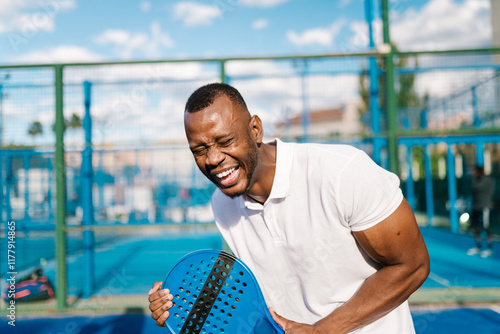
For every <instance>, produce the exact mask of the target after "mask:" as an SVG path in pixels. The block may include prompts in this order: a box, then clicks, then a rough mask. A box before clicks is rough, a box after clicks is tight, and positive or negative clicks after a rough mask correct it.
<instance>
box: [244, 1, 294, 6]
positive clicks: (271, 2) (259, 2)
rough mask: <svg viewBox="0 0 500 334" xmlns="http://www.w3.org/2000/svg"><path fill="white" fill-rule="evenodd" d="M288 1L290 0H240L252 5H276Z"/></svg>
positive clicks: (246, 4)
mask: <svg viewBox="0 0 500 334" xmlns="http://www.w3.org/2000/svg"><path fill="white" fill-rule="evenodd" d="M288 1H290V0H240V3H241V4H242V5H245V6H252V7H274V6H277V5H281V4H282V3H285V2H288Z"/></svg>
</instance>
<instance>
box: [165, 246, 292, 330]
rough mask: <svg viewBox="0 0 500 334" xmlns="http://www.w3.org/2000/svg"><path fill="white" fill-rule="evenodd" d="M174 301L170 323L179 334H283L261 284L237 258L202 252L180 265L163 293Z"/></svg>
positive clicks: (175, 268)
mask: <svg viewBox="0 0 500 334" xmlns="http://www.w3.org/2000/svg"><path fill="white" fill-rule="evenodd" d="M165 288H167V289H169V290H170V293H171V294H172V295H173V296H174V299H173V301H172V302H173V306H172V308H171V309H170V310H169V312H170V316H169V317H168V319H167V321H166V322H165V324H166V326H167V328H168V329H169V330H170V333H173V334H181V333H182V334H184V333H185V334H191V333H193V334H198V333H203V334H219V333H222V334H224V333H226V334H282V333H284V331H283V330H282V329H281V327H280V326H279V325H278V324H276V322H275V321H274V320H273V318H272V317H271V314H270V313H269V310H268V308H267V306H266V303H265V300H264V296H263V295H262V291H261V290H260V288H259V285H258V283H257V280H256V279H255V277H254V275H253V274H252V272H251V271H250V269H248V267H247V266H246V265H245V264H244V263H243V262H242V261H241V260H239V259H237V258H236V257H235V256H233V255H231V254H228V253H226V252H222V251H216V250H200V251H195V252H192V253H190V254H188V255H186V256H184V257H183V258H182V259H180V260H179V262H177V264H176V265H175V266H174V267H173V268H172V269H171V270H170V271H169V273H168V274H167V276H166V277H165V280H164V281H163V284H162V289H165Z"/></svg>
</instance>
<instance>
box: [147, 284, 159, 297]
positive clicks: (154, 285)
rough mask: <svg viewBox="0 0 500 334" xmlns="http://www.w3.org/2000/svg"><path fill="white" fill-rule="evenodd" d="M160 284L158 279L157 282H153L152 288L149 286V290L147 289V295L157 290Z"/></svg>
mask: <svg viewBox="0 0 500 334" xmlns="http://www.w3.org/2000/svg"><path fill="white" fill-rule="evenodd" d="M161 284H162V282H161V281H159V282H154V284H153V287H152V288H151V290H149V292H148V295H151V294H152V293H154V292H156V291H158V290H159V289H160V288H161Z"/></svg>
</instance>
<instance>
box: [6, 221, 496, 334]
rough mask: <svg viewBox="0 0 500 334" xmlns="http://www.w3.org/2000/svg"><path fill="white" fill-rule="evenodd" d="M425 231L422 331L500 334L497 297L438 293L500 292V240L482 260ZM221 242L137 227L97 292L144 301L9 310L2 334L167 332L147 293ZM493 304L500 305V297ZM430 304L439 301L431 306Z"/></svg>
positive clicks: (108, 245) (417, 315)
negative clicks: (186, 258)
mask: <svg viewBox="0 0 500 334" xmlns="http://www.w3.org/2000/svg"><path fill="white" fill-rule="evenodd" d="M422 233H423V236H424V239H425V241H426V244H427V247H428V249H429V253H430V258H431V274H430V276H429V278H428V279H427V280H426V282H425V283H424V285H423V286H422V287H421V288H420V289H419V291H417V293H416V294H418V293H421V292H424V293H426V294H427V295H426V296H427V297H426V298H428V302H427V304H426V302H425V301H424V302H422V300H419V301H418V303H415V304H412V315H413V319H414V323H415V328H416V331H417V333H426V334H427V333H439V334H444V333H454V334H457V333H458V334H460V333H497V334H499V333H500V311H499V310H500V304H494V303H491V302H492V301H491V300H477V301H476V303H477V302H482V304H481V306H480V307H479V306H474V305H476V304H469V305H468V304H462V305H460V304H459V303H457V302H455V303H452V304H450V303H448V304H446V303H444V305H443V302H444V299H442V298H441V297H439V296H440V295H441V296H445V295H450V294H451V295H453V294H456V293H455V290H454V289H464V290H466V292H474V291H480V290H483V289H490V290H493V291H496V292H495V294H496V296H499V294H498V291H499V290H500V269H499V268H500V247H499V246H500V245H499V243H498V242H497V243H495V244H494V255H493V256H492V257H489V258H481V257H480V256H467V255H466V252H467V250H468V249H469V248H471V247H473V246H474V239H473V237H472V236H470V235H462V234H452V233H450V232H449V231H447V230H444V229H438V228H427V227H424V228H422ZM222 247H223V244H222V240H221V238H220V235H218V233H213V232H209V233H207V232H206V231H205V232H203V233H199V231H198V232H197V233H185V232H182V233H167V234H158V233H149V234H147V235H145V234H144V233H139V232H138V230H137V232H134V233H129V234H127V235H126V236H124V237H120V238H116V239H113V240H111V239H110V240H108V241H107V242H103V243H102V244H100V245H99V246H98V247H96V251H95V277H96V278H97V279H96V281H95V286H94V296H97V298H105V299H106V301H108V300H109V303H110V305H111V304H112V303H113V302H112V298H114V297H113V296H121V297H120V298H129V296H130V298H132V299H133V298H135V299H136V300H139V302H138V304H137V305H135V304H133V303H132V304H131V306H130V307H129V306H128V305H122V308H121V310H120V311H117V310H116V308H115V309H114V310H113V309H112V308H103V309H101V310H98V311H92V310H89V309H87V310H84V311H82V310H76V309H73V311H74V313H73V314H57V313H55V311H54V309H53V304H52V310H50V307H49V308H48V309H47V310H45V309H44V310H45V312H42V313H40V309H39V308H38V309H37V312H36V314H35V313H32V312H30V311H28V310H26V312H23V309H19V311H18V313H17V314H16V316H17V319H16V326H15V327H12V326H10V325H8V324H7V321H8V318H7V317H6V315H5V314H2V317H1V318H2V319H1V321H0V333H41V334H59V333H74V334H78V333H99V334H105V333H125V334H127V333H166V332H167V330H166V329H164V328H159V327H157V326H156V325H155V322H154V320H152V319H151V318H150V315H149V314H148V312H147V302H146V300H147V292H148V290H149V289H150V287H151V285H152V283H153V282H155V281H158V280H162V279H163V277H164V275H165V274H166V273H167V272H168V269H169V268H170V267H171V266H172V265H173V264H174V263H175V262H176V261H177V260H178V259H179V258H180V257H182V256H183V255H185V254H187V253H189V252H191V251H194V250H196V249H221V248H222ZM82 263H83V259H82V256H80V255H78V254H77V253H75V255H70V256H69V258H68V263H67V266H68V268H67V269H68V290H69V293H70V295H73V296H77V297H76V298H77V300H78V294H79V289H80V288H79V286H81V281H82V279H83V278H82V277H83V276H84V266H83V264H82ZM44 270H45V272H46V274H47V275H48V276H49V278H51V279H55V263H54V261H48V263H47V264H46V265H45V266H44ZM490 290H488V291H490ZM443 291H445V293H444V294H443ZM447 292H451V293H447ZM110 294H112V295H113V296H110ZM487 294H490V292H487ZM428 296H431V297H430V298H429V297H428ZM434 296H438V297H439V298H438V297H434ZM108 297H109V299H108ZM412 297H413V296H412ZM486 297H488V296H486ZM440 298H441V299H440ZM80 302H81V301H80ZM410 302H411V299H410ZM494 302H496V303H498V302H500V298H498V300H496V301H494ZM78 303H79V302H78V301H77V302H76V305H77V306H78ZM429 303H432V305H433V306H432V307H431V306H428V305H429ZM436 303H438V304H440V305H436ZM117 304H120V302H117ZM457 305H458V306H457ZM75 310H76V311H75ZM42 311H43V310H42ZM70 312H71V309H70ZM76 312H80V313H76Z"/></svg>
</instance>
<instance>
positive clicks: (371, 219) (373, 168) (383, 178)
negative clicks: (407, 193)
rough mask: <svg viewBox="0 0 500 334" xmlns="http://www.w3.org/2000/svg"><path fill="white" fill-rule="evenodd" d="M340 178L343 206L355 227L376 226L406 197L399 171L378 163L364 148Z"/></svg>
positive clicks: (362, 228) (344, 218)
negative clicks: (389, 169)
mask: <svg viewBox="0 0 500 334" xmlns="http://www.w3.org/2000/svg"><path fill="white" fill-rule="evenodd" d="M338 182H339V186H338V189H339V195H340V196H339V197H340V203H341V205H340V210H341V213H342V216H343V220H344V222H345V223H346V224H347V225H348V226H349V227H350V228H351V230H352V231H362V230H365V229H368V228H370V227H372V226H375V225H376V224H378V223H379V222H381V221H382V220H384V219H385V218H387V217H389V216H390V215H391V214H392V213H393V212H394V211H395V210H396V209H397V208H398V206H399V205H400V204H401V201H402V200H403V194H402V192H401V189H400V188H399V184H400V182H399V178H398V177H397V175H395V174H393V173H391V172H389V171H387V170H385V169H383V168H381V167H380V166H378V165H377V164H376V163H375V162H374V161H373V160H372V159H371V158H370V157H369V156H368V155H367V154H366V153H365V152H363V151H359V152H358V153H356V154H355V156H354V157H353V158H352V159H351V161H350V162H349V163H347V164H346V166H345V168H344V169H343V171H342V173H341V177H340V178H339V180H338Z"/></svg>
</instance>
